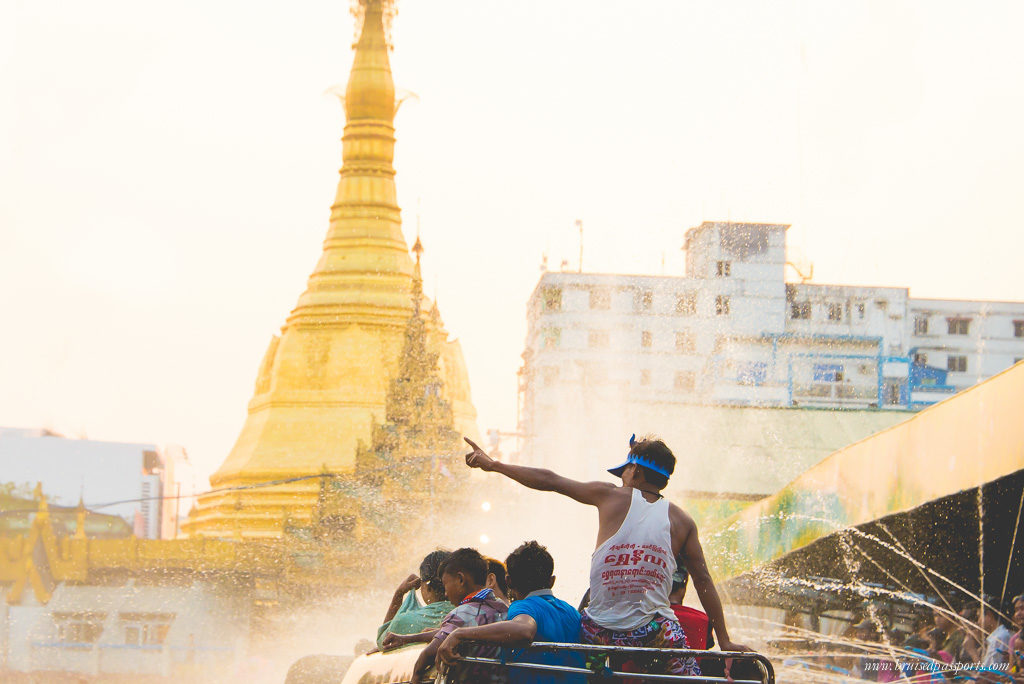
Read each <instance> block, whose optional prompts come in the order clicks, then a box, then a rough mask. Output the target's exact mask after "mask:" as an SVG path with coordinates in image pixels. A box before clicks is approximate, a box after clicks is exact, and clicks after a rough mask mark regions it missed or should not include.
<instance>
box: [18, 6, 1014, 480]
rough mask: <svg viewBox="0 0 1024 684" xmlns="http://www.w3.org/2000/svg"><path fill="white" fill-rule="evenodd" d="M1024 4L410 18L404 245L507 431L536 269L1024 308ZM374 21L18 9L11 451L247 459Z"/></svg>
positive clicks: (402, 123)
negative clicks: (177, 448)
mask: <svg viewBox="0 0 1024 684" xmlns="http://www.w3.org/2000/svg"><path fill="white" fill-rule="evenodd" d="M1022 25H1024V3H1021V2H1018V1H1016V0H1014V1H1011V2H980V3H966V2H937V1H936V0H929V1H927V2H921V3H906V2H896V1H894V0H881V1H879V2H853V1H847V2H828V1H825V0H807V1H806V2H794V1H786V2H764V1H763V0H757V1H756V2H728V1H723V0H709V1H707V2H695V1H684V0H666V1H665V2H656V1H648V2H642V3H641V2H632V3H630V2H611V1H597V0H560V1H558V2H551V1H550V0H546V1H543V2H542V1H540V0H536V1H526V0H516V1H515V2H510V1H508V0H503V1H502V2H497V1H495V0H460V1H456V0H430V1H429V2H428V1H427V0H402V2H401V3H400V4H399V15H398V18H397V21H396V24H395V27H394V43H395V46H396V47H395V51H394V53H393V59H392V68H393V71H394V74H395V80H396V82H397V85H398V87H399V88H404V89H407V90H411V91H413V92H415V93H416V94H417V95H418V96H419V101H418V102H414V103H411V104H407V105H405V106H403V108H402V110H401V112H400V113H399V115H398V118H397V121H396V124H397V127H398V147H397V152H396V167H397V169H398V189H399V200H400V204H401V205H402V206H403V208H404V217H405V222H406V224H405V225H406V236H407V237H408V238H409V239H410V241H411V237H412V235H413V232H414V226H415V214H416V205H417V200H419V201H420V204H421V207H422V208H421V214H422V226H423V239H424V242H425V245H426V248H427V252H426V255H425V269H424V271H425V280H426V288H427V292H428V294H436V295H437V296H438V298H439V300H440V306H441V311H442V314H443V316H444V318H445V321H446V323H447V326H448V328H449V330H450V331H451V332H452V334H453V335H454V336H456V337H458V338H459V339H460V340H461V341H462V345H463V348H464V350H465V354H466V360H467V363H468V365H469V371H470V377H471V381H472V383H473V393H474V398H475V403H476V406H477V409H478V410H479V412H480V427H481V429H484V430H486V429H487V428H489V427H496V426H500V427H502V428H503V429H511V428H512V427H513V426H514V421H515V408H514V407H515V388H516V385H515V371H516V369H517V368H518V366H519V363H520V359H519V354H520V353H521V351H522V346H523V338H524V334H525V328H526V322H525V304H526V300H527V297H528V295H529V293H530V291H531V290H532V289H533V286H534V285H535V284H536V280H537V277H538V264H539V263H540V258H541V254H542V253H544V252H548V253H549V254H550V261H551V264H552V265H553V266H554V267H557V265H558V264H559V262H560V261H561V259H562V258H568V259H570V260H572V262H573V265H574V266H575V259H576V256H575V255H576V249H577V245H576V231H575V228H574V226H573V222H574V220H575V219H577V218H580V219H582V220H583V221H584V225H585V231H586V237H585V243H586V246H585V252H586V253H585V257H584V260H585V266H586V267H587V270H601V271H618V272H650V273H658V272H661V269H662V259H663V255H664V263H665V269H666V272H669V273H681V270H682V253H681V252H680V251H679V248H680V246H681V244H682V234H683V231H684V230H685V229H686V228H687V227H690V226H692V225H696V224H697V223H699V222H701V221H702V220H713V219H733V220H752V221H770V222H780V223H792V224H793V228H792V229H791V231H790V233H789V237H790V246H791V248H795V249H797V250H799V254H800V255H801V256H802V257H804V258H806V259H810V260H811V261H813V263H814V267H815V280H816V281H818V282H837V283H849V284H880V285H881V284H884V285H901V286H910V287H911V292H912V294H914V295H915V296H935V297H961V298H991V299H1017V300H1024V278H1022V277H1021V276H1020V272H1021V270H1020V262H1021V258H1022V255H1024V230H1022V216H1024V192H1022V188H1024V161H1022V160H1024V127H1022V125H1021V121H1024V88H1022V85H1024V41H1021V40H1020V36H1019V30H1020V26H1022ZM352 34H353V28H352V17H351V16H350V14H349V6H348V3H347V2H345V1H344V0H329V1H328V0H309V1H307V2H301V3H270V2H252V1H250V2H226V1H224V2H209V1H208V0H204V1H202V2H198V1H189V0H182V1H179V2H175V3H166V2H160V3H158V2H150V1H144V0H126V1H123V2H117V1H113V0H98V1H93V2H87V3H86V2H53V1H50V0H24V1H19V0H0V293H2V294H0V324H2V328H0V330H2V335H0V387H2V388H3V389H2V392H0V425H15V426H53V427H57V428H61V429H64V430H69V431H71V432H79V431H84V432H85V433H87V434H88V435H89V436H90V437H94V438H101V439H115V440H132V441H136V440H137V441H157V442H161V441H170V442H177V443H181V444H184V445H185V446H186V447H187V448H188V449H189V451H190V453H191V455H192V457H193V460H194V461H195V462H196V464H197V466H198V468H199V470H200V472H201V473H203V474H204V475H205V474H207V473H209V472H210V471H212V470H213V469H215V468H216V467H217V466H218V465H219V464H220V462H221V461H222V460H223V458H224V456H225V455H226V454H227V452H228V450H229V449H230V447H231V445H232V443H233V442H234V439H235V437H236V436H237V433H238V431H239V429H240V428H241V426H242V422H243V420H244V416H245V407H246V403H247V401H248V400H249V398H250V395H251V393H252V387H253V382H254V380H255V376H256V370H257V365H258V363H259V360H260V358H261V356H262V354H263V352H264V350H265V347H266V344H267V342H268V341H269V339H270V336H271V335H272V334H273V333H274V332H275V331H276V330H277V328H278V327H279V326H280V325H281V324H282V323H283V321H284V319H285V316H286V315H287V313H288V312H289V311H290V310H291V308H292V307H293V306H294V304H295V301H296V299H297V297H298V295H299V294H300V293H301V292H302V290H303V289H304V286H305V279H306V277H307V275H308V274H309V272H310V271H311V270H312V268H313V266H314V265H315V263H316V261H317V258H318V256H319V253H320V243H321V240H322V239H323V236H324V233H325V231H326V229H327V219H328V211H329V205H330V202H331V200H332V198H333V194H334V188H335V185H336V182H337V169H338V167H339V165H340V160H341V145H340V141H339V138H340V135H341V129H342V125H343V123H344V120H343V119H344V117H343V114H342V110H341V108H340V106H339V105H338V103H337V100H336V99H335V98H333V97H331V96H329V95H325V94H324V91H325V90H326V89H327V88H329V87H330V86H332V85H334V84H343V83H344V82H345V80H346V78H347V72H348V67H349V64H350V61H351V52H350V45H351V42H352Z"/></svg>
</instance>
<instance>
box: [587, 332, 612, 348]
mask: <svg viewBox="0 0 1024 684" xmlns="http://www.w3.org/2000/svg"><path fill="white" fill-rule="evenodd" d="M609 339H610V338H609V335H608V333H606V332H603V331H599V330H598V331H594V332H592V333H590V336H589V337H588V338H587V345H588V346H589V347H590V348H591V349H605V348H606V347H607V346H608V342H609Z"/></svg>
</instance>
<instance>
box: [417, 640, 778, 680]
mask: <svg viewBox="0 0 1024 684" xmlns="http://www.w3.org/2000/svg"><path fill="white" fill-rule="evenodd" d="M465 643H467V644H472V643H473V642H465ZM481 645H483V644H481ZM487 645H488V646H493V644H487ZM523 651H532V652H538V651H548V652H550V651H560V652H572V653H580V654H583V655H589V656H591V659H593V657H594V656H597V660H598V662H599V663H600V665H599V666H598V667H596V668H595V669H590V668H585V667H572V666H568V665H543V664H540V663H522V662H515V661H506V660H502V659H498V658H480V657H476V656H463V657H462V658H461V659H460V660H459V664H458V665H456V666H454V667H455V668H459V667H462V666H463V664H467V665H468V664H479V665H485V666H492V667H503V668H516V669H522V670H535V671H542V672H562V673H565V674H581V675H585V676H586V677H587V681H588V682H598V681H602V680H605V679H634V680H637V679H639V680H643V681H657V682H730V683H731V684H775V668H774V667H772V663H771V661H770V660H768V659H767V658H766V657H764V656H763V655H761V654H759V653H749V652H740V651H694V650H689V649H681V648H640V647H634V646H598V645H593V644H554V643H547V642H536V643H534V644H532V645H530V646H529V647H528V648H525V649H523ZM630 655H633V656H648V657H654V656H657V657H658V659H659V660H665V659H667V658H698V659H699V660H701V661H707V660H725V659H729V660H732V662H733V666H735V664H736V663H737V662H747V663H752V664H754V665H756V666H757V668H758V669H759V670H760V672H761V678H760V679H726V678H724V677H716V676H709V675H672V674H656V673H653V672H652V673H644V672H619V671H616V670H613V669H612V668H611V667H609V665H608V661H609V658H610V657H614V656H630ZM454 674H457V669H454V670H453V669H449V670H448V671H447V672H442V673H439V674H438V676H437V678H436V679H435V680H434V682H435V684H449V683H450V682H452V681H454V680H455V678H454V677H453V675H454Z"/></svg>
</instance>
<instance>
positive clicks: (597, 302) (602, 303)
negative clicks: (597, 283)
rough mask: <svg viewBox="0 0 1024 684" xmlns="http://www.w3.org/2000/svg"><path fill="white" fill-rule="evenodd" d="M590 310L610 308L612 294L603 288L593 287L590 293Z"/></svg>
mask: <svg viewBox="0 0 1024 684" xmlns="http://www.w3.org/2000/svg"><path fill="white" fill-rule="evenodd" d="M590 308H591V309H610V308H612V293H611V292H609V291H608V290H607V289H605V288H603V287H595V288H593V289H592V290H591V291H590Z"/></svg>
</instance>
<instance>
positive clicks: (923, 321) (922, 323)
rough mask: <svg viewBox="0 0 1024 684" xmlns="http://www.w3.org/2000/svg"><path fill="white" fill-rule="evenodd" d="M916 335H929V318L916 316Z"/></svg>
mask: <svg viewBox="0 0 1024 684" xmlns="http://www.w3.org/2000/svg"><path fill="white" fill-rule="evenodd" d="M914 334H915V335H927V334H928V317H927V316H914Z"/></svg>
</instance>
